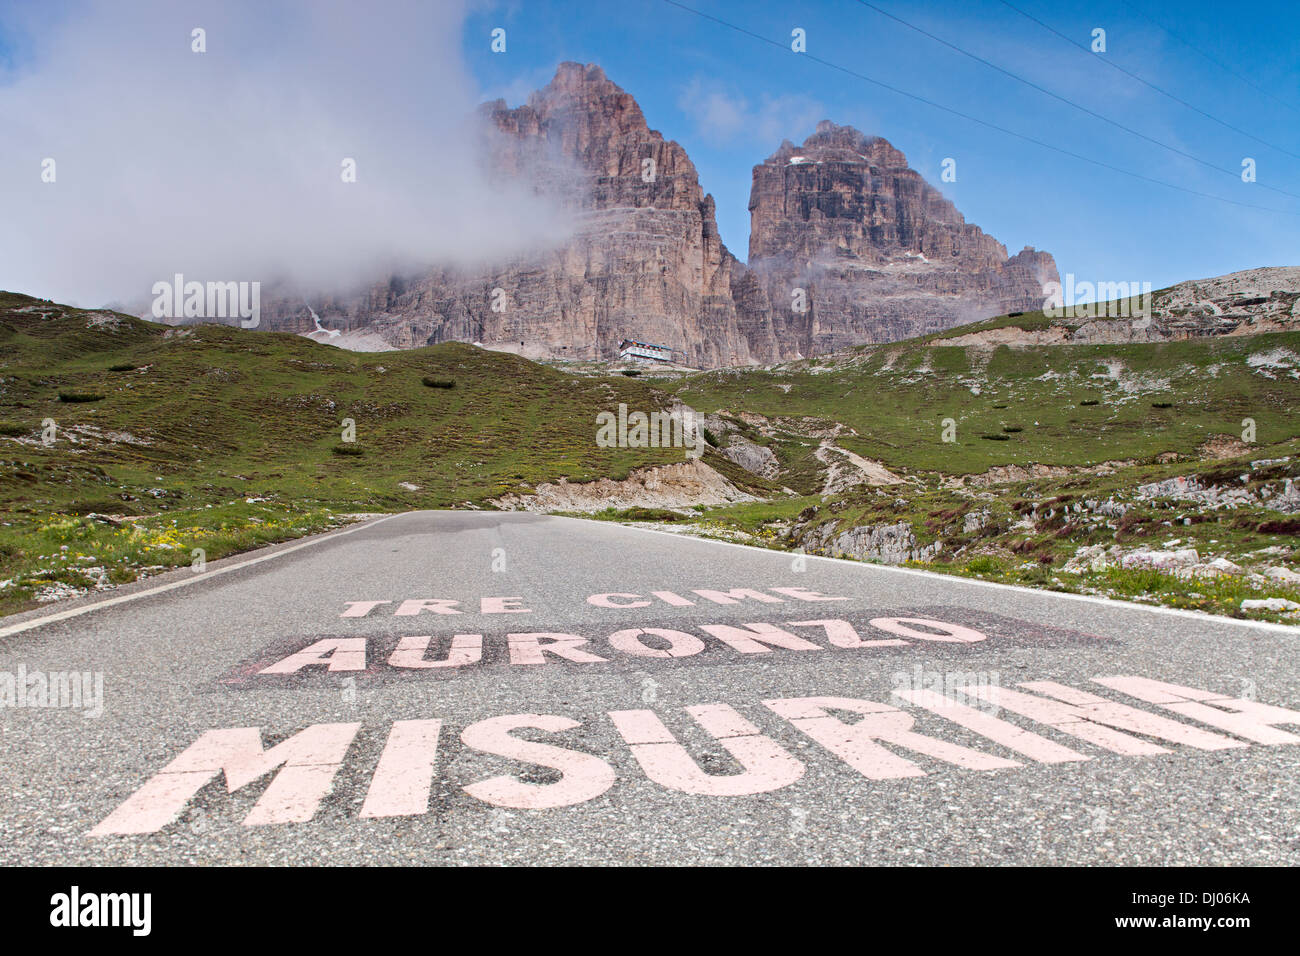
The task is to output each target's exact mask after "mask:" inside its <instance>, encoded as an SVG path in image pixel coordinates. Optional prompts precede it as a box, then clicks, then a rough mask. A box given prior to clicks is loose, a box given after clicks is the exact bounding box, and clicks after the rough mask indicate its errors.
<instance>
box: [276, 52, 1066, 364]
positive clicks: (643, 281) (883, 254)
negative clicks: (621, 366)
mask: <svg viewBox="0 0 1300 956" xmlns="http://www.w3.org/2000/svg"><path fill="white" fill-rule="evenodd" d="M480 115H481V116H482V118H483V119H484V121H485V123H484V125H485V128H486V133H485V148H486V150H487V156H488V162H489V163H490V164H491V166H492V167H493V168H494V170H495V172H496V174H497V175H499V176H502V177H508V178H512V179H515V180H522V181H524V182H527V183H528V184H529V185H530V186H531V188H532V189H533V190H534V191H536V192H537V193H539V194H543V195H547V196H549V197H551V198H553V199H554V200H556V201H557V202H559V203H560V204H561V205H562V206H563V207H564V208H565V209H566V210H567V212H568V213H569V214H571V218H572V219H573V222H574V224H575V228H574V231H573V234H572V235H571V236H570V237H569V238H568V239H567V240H565V241H564V242H563V243H561V244H559V245H558V246H556V247H553V248H549V249H539V250H537V251H536V252H535V253H534V254H532V255H529V256H525V257H522V258H520V259H518V260H516V261H511V262H501V263H498V264H495V265H491V266H487V267H484V268H482V269H476V270H466V269H448V268H441V267H436V266H435V267H432V268H430V269H429V270H428V272H427V273H426V274H425V275H423V276H407V277H388V278H384V279H383V280H382V281H380V282H378V283H377V284H376V285H374V286H372V287H371V288H370V289H368V290H366V291H365V292H364V293H362V294H358V295H356V296H353V297H350V298H348V297H344V298H340V299H330V300H317V301H318V304H317V306H316V307H317V309H318V311H319V313H320V315H321V319H322V321H323V322H324V323H325V324H326V325H327V326H328V327H330V328H331V329H340V330H342V331H344V332H352V331H360V330H365V331H367V332H371V333H374V334H377V335H380V336H382V337H383V338H384V339H386V340H388V341H390V342H392V343H393V344H394V345H398V346H400V347H412V346H419V345H426V344H432V343H435V342H443V341H448V340H452V341H471V342H480V343H482V344H483V345H484V346H487V347H490V348H500V349H507V350H510V351H515V352H519V353H521V354H523V355H527V356H529V357H533V358H581V359H597V358H599V359H610V358H614V357H616V356H617V355H618V343H619V342H620V341H621V340H622V339H623V338H631V339H637V340H640V341H648V342H653V343H656V344H660V345H666V346H669V347H671V348H673V349H674V350H676V353H675V354H676V356H677V357H678V360H679V361H684V362H686V363H687V364H691V365H697V366H704V367H711V366H718V365H738V364H745V363H749V362H774V361H781V360H785V359H790V358H795V357H801V356H810V355H815V354H821V353H824V352H827V351H831V350H834V349H839V348H844V347H846V346H850V345H857V344H861V343H866V342H880V341H889V340H893V339H898V338H904V337H907V336H909V335H914V334H918V333H923V332H929V331H934V330H936V329H941V328H947V327H950V326H952V325H955V324H958V323H960V322H967V321H974V320H977V319H981V318H987V317H989V316H992V315H998V314H1001V313H1003V312H1007V311H1013V310H1017V309H1029V308H1036V307H1037V305H1038V304H1039V303H1041V301H1042V298H1043V295H1042V292H1041V282H1044V281H1048V280H1050V279H1054V278H1055V277H1056V267H1055V263H1053V262H1052V259H1051V256H1049V255H1047V254H1046V253H1039V252H1035V251H1033V250H1032V249H1026V251H1025V252H1022V253H1020V254H1019V255H1018V256H1016V257H1014V258H1011V259H1008V258H1007V252H1006V249H1005V248H1004V247H1003V246H1002V245H1001V244H1000V243H998V242H997V241H996V240H995V239H993V238H992V237H991V236H987V235H985V234H984V233H983V232H981V231H980V229H979V228H978V227H976V226H973V225H970V224H968V223H966V221H965V220H964V219H963V217H962V216H961V214H960V213H958V212H957V210H956V208H955V207H954V206H953V205H952V203H951V202H949V201H948V200H947V199H946V198H944V196H943V195H942V194H941V193H939V191H938V190H936V189H934V188H933V187H931V186H930V185H929V184H928V183H927V182H926V181H925V180H924V179H923V178H922V177H921V175H920V174H919V173H917V172H916V171H915V170H913V169H911V168H909V167H908V165H907V159H906V157H905V156H904V155H903V154H902V152H900V151H899V150H897V149H895V148H894V147H893V146H892V145H891V144H890V143H889V142H888V141H887V140H885V139H882V138H881V137H878V136H869V135H867V134H864V133H862V132H861V131H859V130H857V129H855V128H853V127H852V126H840V125H837V124H835V123H833V122H831V121H830V120H824V121H822V122H821V123H818V124H817V127H816V129H815V130H814V132H813V133H812V135H810V136H808V137H807V138H806V139H805V140H804V142H803V144H802V145H799V146H796V145H794V144H793V143H791V142H790V141H788V140H787V141H785V142H783V143H782V144H781V146H780V147H779V148H778V149H777V151H776V152H775V153H773V154H772V155H771V156H769V157H768V158H767V159H766V160H765V161H763V162H762V163H760V164H759V165H758V166H755V167H754V170H753V190H752V192H751V197H750V205H749V208H750V212H751V231H750V245H749V253H750V256H749V257H750V263H749V268H746V266H745V265H743V264H742V263H740V262H738V261H737V260H736V259H735V257H734V256H732V254H731V253H730V252H729V251H728V250H727V248H726V247H725V246H724V245H723V243H722V239H721V237H720V235H719V232H718V226H717V222H716V218H715V210H714V202H713V198H712V197H711V196H708V195H706V194H705V193H704V191H703V190H702V189H701V187H700V182H699V176H698V174H697V172H696V169H695V165H694V164H693V163H692V162H691V160H690V157H688V156H687V155H686V151H685V150H684V149H683V148H682V147H681V146H680V145H679V144H678V143H676V142H674V141H672V140H667V139H665V138H664V137H663V136H662V135H661V134H660V133H659V132H658V131H657V130H653V129H651V128H650V127H649V125H648V123H647V121H646V118H645V115H644V114H643V113H642V111H641V108H640V106H639V105H638V104H637V102H636V99H635V98H634V97H633V96H632V95H631V94H630V93H628V92H626V91H625V90H624V89H622V88H621V87H620V86H618V85H617V84H616V83H614V82H613V81H612V80H610V79H609V77H607V76H606V75H605V72H604V70H602V69H601V68H600V67H599V66H596V65H595V64H582V63H574V62H566V63H561V64H560V65H559V67H558V68H557V69H556V72H555V75H554V77H553V78H552V79H551V81H550V82H549V83H548V84H547V85H546V86H544V87H543V88H542V89H540V90H537V91H536V92H534V93H533V94H531V95H530V96H529V97H528V99H527V101H526V102H525V103H524V104H522V105H520V106H517V107H513V108H512V107H510V106H509V105H508V104H507V103H506V102H505V101H504V100H495V101H493V102H490V103H485V104H483V105H482V106H481V107H480ZM795 290H802V295H801V296H797V295H795V294H794V293H795ZM493 303H496V305H495V306H494V304H493ZM800 303H801V305H800ZM262 315H263V320H264V321H265V322H268V323H269V324H270V326H271V327H273V328H286V329H292V330H293V331H300V332H309V331H310V330H311V328H312V320H311V317H310V316H309V315H308V314H307V311H306V310H305V309H304V308H303V306H302V299H301V297H300V296H295V297H286V298H285V300H284V301H283V302H273V303H269V304H268V303H266V302H264V304H263V310H262Z"/></svg>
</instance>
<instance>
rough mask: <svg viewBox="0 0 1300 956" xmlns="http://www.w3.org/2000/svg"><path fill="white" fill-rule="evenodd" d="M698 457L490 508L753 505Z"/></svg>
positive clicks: (559, 485)
mask: <svg viewBox="0 0 1300 956" xmlns="http://www.w3.org/2000/svg"><path fill="white" fill-rule="evenodd" d="M756 500H758V499H756V498H755V497H754V496H753V495H749V494H746V493H745V492H743V491H741V490H740V489H738V488H737V487H736V486H735V485H733V484H732V483H731V482H729V481H728V480H727V479H726V478H724V477H723V476H722V475H720V474H719V473H718V472H716V471H714V470H713V469H712V468H711V467H709V466H708V465H706V464H705V463H704V462H702V461H700V460H699V459H691V460H689V461H682V462H675V463H673V464H670V465H657V466H654V467H650V468H639V469H637V470H636V471H634V472H632V474H630V475H629V476H628V477H627V478H625V479H624V480H622V481H615V480H613V479H612V478H600V479H598V480H596V481H587V482H568V481H564V480H561V481H558V482H555V483H550V482H545V483H543V484H540V485H538V486H537V488H536V490H535V492H534V493H533V494H531V495H517V494H509V495H505V496H503V497H501V498H498V499H496V500H495V501H493V502H492V504H494V505H496V506H497V507H498V508H501V509H502V510H504V511H543V512H545V511H603V510H604V509H606V508H690V507H694V506H695V505H727V504H734V503H736V502H741V501H756Z"/></svg>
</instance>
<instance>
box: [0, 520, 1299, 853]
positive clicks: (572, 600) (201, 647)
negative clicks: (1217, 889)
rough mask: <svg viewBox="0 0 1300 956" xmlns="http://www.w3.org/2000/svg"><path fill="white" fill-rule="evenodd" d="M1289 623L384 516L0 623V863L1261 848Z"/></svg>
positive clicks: (1285, 829)
mask: <svg viewBox="0 0 1300 956" xmlns="http://www.w3.org/2000/svg"><path fill="white" fill-rule="evenodd" d="M87 608H89V610H87ZM52 617H53V619H51V618H52ZM1297 638H1300V630H1298V629H1295V628H1284V627H1279V626H1270V625H1251V624H1244V623H1240V622H1231V621H1226V620H1221V619H1214V618H1209V617H1203V616H1197V615H1191V614H1179V613H1170V612H1160V611H1156V610H1152V609H1147V608H1141V607H1137V606H1134V605H1131V604H1124V603H1119V602H1107V601H1101V600H1090V599H1077V598H1072V597H1070V596H1063V595H1058V594H1051V593H1046V592H1032V591H1026V590H1020V589H1016V588H1007V587H1000V586H992V585H987V584H981V583H979V582H973V581H964V580H959V579H954V578H948V577H940V576H937V575H931V574H925V573H920V572H914V571H907V570H901V569H894V568H884V567H877V566H872V565H864V564H857V563H851V562H845V561H834V560H829V559H821V558H812V557H808V558H802V559H801V558H799V557H797V556H794V555H790V554H785V553H780V552H770V551H765V550H760V549H753V548H744V547H738V546H732V545H725V544H721V543H717V542H710V541H703V540H698V539H693V538H687V537H680V536H674V535H668V534H662V533H656V532H651V531H644V530H640V529H635V528H626V527H620V526H617V525H613V524H606V523H599V522H593V521H583V520H577V519H566V518H555V517H543V516H537V515H529V514H505V513H485V512H472V513H471V512H463V513H455V512H416V513H410V514H403V515H395V516H390V517H386V518H382V519H379V520H377V521H373V522H370V523H367V524H365V525H362V526H354V527H351V528H348V529H345V530H344V531H341V532H335V533H333V534H330V535H325V536H321V537H319V538H314V539H308V540H306V541H300V542H294V543H292V544H289V545H283V546H278V547H276V548H274V549H269V550H267V551H264V552H258V553H256V554H252V555H243V556H239V557H235V558H231V559H228V560H226V561H222V562H214V563H210V564H209V565H208V566H207V570H206V571H204V572H202V573H196V572H192V571H189V570H182V571H178V572H174V573H172V574H170V575H168V576H166V577H165V578H157V579H152V580H151V581H149V582H144V583H141V584H137V585H134V586H132V587H131V588H128V589H124V590H123V591H121V592H113V593H110V594H109V595H107V596H105V595H100V596H98V597H97V598H94V599H90V600H88V601H83V602H81V603H78V604H73V605H58V606H54V607H51V608H48V609H43V610H40V611H36V612H31V613H28V614H25V615H21V616H18V617H11V618H6V619H4V620H3V621H0V703H3V706H2V707H0V726H2V728H3V741H4V743H3V750H2V752H0V793H2V794H3V795H4V797H5V799H4V800H3V803H0V834H3V839H0V862H3V863H5V864H7V865H12V864H46V863H74V864H119V863H170V864H181V863H184V864H192V863H268V864H294V863H303V864H319V863H335V864H365V863H412V864H416V863H420V864H425V863H435V864H436V863H445V864H468V863H527V864H545V863H648V864H672V863H704V864H711V863H718V864H762V863H831V864H861V863H887V864H899V863H902V864H970V863H973V864H1006V863H1032V864H1039V863H1041V864H1050V863H1065V864H1228V863H1232V864H1237V863H1246V864H1293V865H1294V864H1296V863H1297V862H1300V828H1298V827H1297V822H1298V821H1300V813H1298V811H1297V805H1298V803H1300V801H1298V798H1300V746H1296V744H1297V743H1300V726H1297V725H1296V723H1297V721H1300V713H1297V711H1300V663H1298V657H1297V651H1298V650H1300V641H1298V640H1297ZM60 675H62V676H60ZM42 688H44V691H43V690H42ZM74 692H75V693H74Z"/></svg>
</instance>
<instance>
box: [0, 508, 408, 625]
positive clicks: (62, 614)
mask: <svg viewBox="0 0 1300 956" xmlns="http://www.w3.org/2000/svg"><path fill="white" fill-rule="evenodd" d="M401 513H403V514H406V513H409V512H401ZM396 517H398V515H396V514H390V515H385V516H384V517H382V518H376V519H374V520H373V521H362V522H360V523H358V524H356V525H355V526H353V527H351V528H339V529H337V530H335V531H327V532H325V533H324V534H319V535H315V536H313V537H312V539H311V540H310V541H304V542H302V543H301V544H295V545H293V546H292V547H288V548H282V549H281V550H279V551H275V552H272V553H271V554H264V555H262V556H261V557H258V558H249V559H248V560H247V561H240V562H238V563H236V564H227V565H223V566H222V567H219V568H214V569H212V570H211V571H204V572H203V573H201V574H196V575H194V577H192V578H184V579H182V580H180V581H173V582H171V583H170V584H160V585H158V586H157V587H152V588H146V589H145V590H143V591H135V592H133V593H131V594H120V595H118V596H117V597H112V598H107V599H106V600H103V601H96V602H95V603H93V604H85V605H82V606H81V607H74V608H69V609H68V610H66V611H57V612H55V613H54V614H47V615H45V616H44V617H35V618H32V619H31V620H29V621H20V622H19V623H17V624H10V625H9V626H8V627H0V637H8V636H9V635H10V634H21V633H22V632H23V631H30V630H31V629H32V628H34V627H40V626H42V625H43V624H51V623H53V622H54V621H64V620H67V619H68V618H70V617H79V616H80V615H82V614H89V613H90V612H91V611H98V610H100V609H102V608H106V607H112V606H113V605H115V604H125V603H126V602H127V601H135V600H138V599H139V598H143V597H149V596H151V595H154V594H162V593H163V592H164V591H174V590H175V589H176V588H183V587H186V586H188V585H190V584H198V583H200V582H201V581H209V580H211V579H212V578H214V577H216V576H217V575H218V574H225V573H226V572H228V571H238V570H240V569H241V568H247V567H250V566H252V565H254V564H261V563H262V562H263V561H270V560H271V559H272V558H278V557H280V556H282V555H285V554H292V553H293V552H294V551H301V550H302V549H303V548H310V547H312V546H313V545H317V544H320V543H321V542H323V541H329V540H333V539H334V538H341V537H343V536H344V535H348V534H352V533H353V532H354V531H360V530H361V529H362V528H372V527H374V526H375V525H377V524H379V523H380V522H381V521H387V520H388V519H389V518H396ZM272 547H273V546H272ZM177 570H179V569H177Z"/></svg>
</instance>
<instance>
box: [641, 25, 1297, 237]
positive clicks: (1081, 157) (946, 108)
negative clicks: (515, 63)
mask: <svg viewBox="0 0 1300 956" xmlns="http://www.w3.org/2000/svg"><path fill="white" fill-rule="evenodd" d="M663 2H664V3H666V4H668V5H669V6H673V7H677V9H679V10H685V11H686V12H687V13H691V14H694V15H695V16H697V17H700V18H701V19H704V20H710V21H712V22H714V23H716V24H718V25H719V26H723V27H726V28H727V29H728V30H732V31H734V32H736V33H740V34H743V35H745V36H747V37H750V38H751V39H754V40H759V41H761V42H762V43H766V44H767V45H768V46H774V47H776V48H777V49H778V50H782V51H787V52H788V50H789V47H788V46H787V45H786V44H785V43H782V42H781V41H779V40H773V39H771V38H769V37H765V36H763V35H762V34H759V33H754V32H753V31H752V30H746V29H745V28H744V27H740V26H737V25H736V24H734V23H728V22H727V21H726V20H723V19H721V18H719V17H715V16H713V15H712V14H710V13H704V12H703V11H701V10H696V9H695V8H693V7H688V6H686V5H685V4H684V3H678V2H677V0H663ZM799 56H800V57H802V58H804V59H808V60H811V61H813V62H814V63H820V64H821V65H822V66H825V67H828V68H830V69H832V70H835V71H837V72H839V73H844V74H845V75H847V76H851V77H854V78H855V79H859V80H862V81H863V82H866V83H870V84H872V85H873V86H878V87H880V88H881V89H884V90H888V91H889V92H891V93H897V94H898V95H899V96H904V97H907V98H908V99H910V100H915V101H916V102H918V103H924V104H925V105H926V106H929V107H932V108H934V109H937V110H942V111H943V112H945V113H949V114H951V115H952V116H957V117H960V118H961V119H964V120H968V121H969V122H972V123H975V124H977V125H979V126H983V127H985V128H987V129H991V130H996V131H997V132H999V133H1004V134H1005V135H1007V136H1014V137H1015V138H1016V139H1020V140H1024V141H1025V142H1027V143H1033V144H1034V145H1035V146H1041V147H1042V148H1043V149H1050V150H1051V151H1052V152H1055V153H1060V154H1062V155H1063V156H1069V157H1071V158H1073V159H1078V160H1082V161H1083V162H1085V163H1090V164H1091V165H1093V166H1100V167H1101V168H1102V169H1109V170H1110V171H1111V172H1116V173H1120V174H1121V175H1124V176H1130V177H1132V178H1134V179H1141V180H1143V181H1144V182H1148V183H1154V184H1155V185H1157V186H1164V187H1166V188H1168V189H1176V190H1178V191H1179V192H1184V193H1188V194H1189V195H1192V196H1200V197H1201V198H1203V199H1213V200H1215V201H1216V202H1222V203H1228V204H1229V205H1232V206H1241V207H1243V208H1246V209H1258V210H1260V211H1262V212H1271V213H1275V214H1280V215H1284V216H1300V212H1292V211H1290V210H1287V209H1274V208H1272V207H1270V206H1257V205H1255V204H1254V203H1248V202H1239V201H1238V200H1236V199H1228V198H1227V197H1225V196H1216V195H1214V194H1213V193H1205V192H1201V191H1200V190H1197V189H1191V188H1189V187H1187V186H1179V185H1176V184H1174V183H1169V182H1165V181H1164V180H1162V179H1155V178H1154V177H1151V176H1146V175H1143V174H1142V173H1135V172H1133V171H1132V170H1129V169H1123V168H1122V167H1119V166H1112V165H1111V164H1110V163H1107V162H1103V161H1102V160H1100V159H1093V158H1092V157H1091V156H1084V155H1083V154H1082V153H1076V152H1073V151H1071V150H1068V149H1064V148H1062V147H1060V146H1056V145H1055V144H1053V143H1048V142H1046V141H1044V140H1041V139H1036V138H1034V137H1033V136H1027V135H1025V134H1024V133H1017V132H1016V131H1015V130H1012V129H1007V128H1006V127H1005V126H999V125H998V124H996V123H990V122H989V121H988V120H982V119H980V118H979V117H977V116H971V115H970V114H969V113H963V112H962V111H961V110H957V109H953V108H952V107H950V106H944V105H943V104H942V103H937V102H935V101H934V100H931V99H927V98H926V97H924V96H918V95H917V94H915V93H909V92H908V91H907V90H903V89H899V88H898V87H896V86H891V85H890V84H888V83H885V82H883V81H881V80H877V79H874V78H873V77H870V76H867V75H866V74H865V73H858V72H857V71H856V70H851V69H849V68H848V67H846V66H840V65H839V64H838V63H832V62H831V61H830V60H825V59H822V58H821V57H819V56H815V55H814V54H811V53H807V52H804V53H800V54H799Z"/></svg>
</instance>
